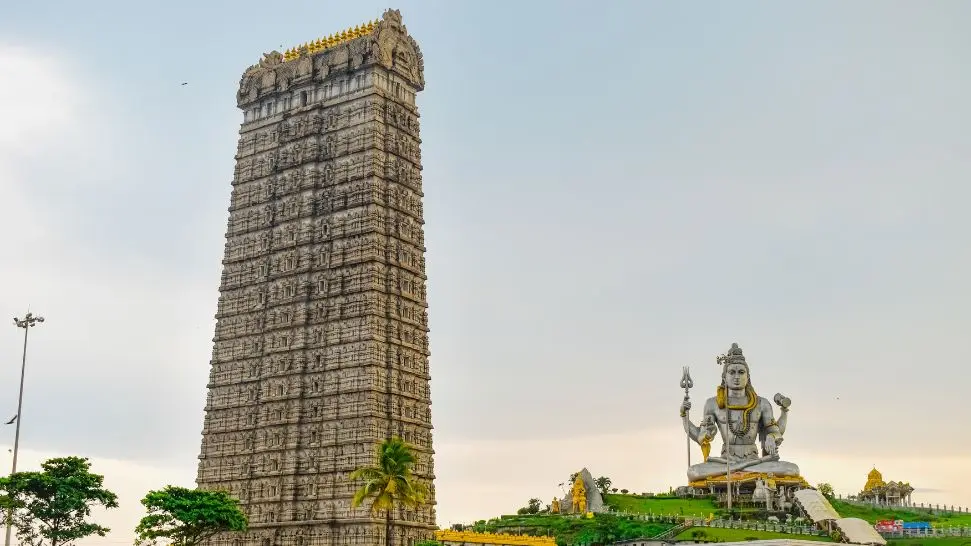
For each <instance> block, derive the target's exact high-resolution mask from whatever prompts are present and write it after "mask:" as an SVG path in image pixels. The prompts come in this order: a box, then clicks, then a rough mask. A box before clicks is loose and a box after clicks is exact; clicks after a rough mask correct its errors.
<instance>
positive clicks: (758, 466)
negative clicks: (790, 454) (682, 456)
mask: <svg viewBox="0 0 971 546" xmlns="http://www.w3.org/2000/svg"><path fill="white" fill-rule="evenodd" d="M718 364H720V365H721V366H722V382H721V385H720V386H719V387H718V389H717V390H716V392H715V396H714V397H712V398H709V399H708V400H707V401H706V402H705V407H704V410H703V411H702V413H703V420H702V426H695V425H694V423H692V422H691V419H690V418H689V417H688V411H689V410H691V402H690V401H688V400H687V399H686V400H685V401H684V402H683V403H682V404H681V421H682V423H683V425H684V431H685V432H686V433H687V434H688V438H690V439H691V440H692V441H694V442H696V443H698V444H699V445H701V446H703V447H708V446H706V445H705V444H709V445H710V441H711V437H712V436H713V434H712V430H711V428H712V422H714V428H715V429H717V431H718V432H719V433H720V434H721V437H722V451H721V457H706V459H705V461H704V462H701V463H698V464H695V465H691V466H690V467H688V481H689V482H694V481H698V480H703V479H706V478H711V477H715V476H724V475H725V474H726V473H727V472H728V469H729V468H730V469H731V471H732V472H735V471H742V470H744V471H746V472H761V473H770V472H771V473H773V474H774V475H775V476H798V475H799V467H798V466H796V465H795V464H793V463H789V462H786V461H781V460H779V445H780V444H782V438H783V435H784V434H785V432H786V421H787V417H788V414H789V405H790V404H791V401H790V400H789V399H788V398H786V397H785V396H782V395H781V394H776V395H775V398H774V400H775V403H776V404H778V405H779V410H780V414H779V420H778V421H776V420H775V418H774V417H773V415H772V404H771V403H770V402H769V401H768V400H766V399H765V398H762V397H761V396H759V395H758V394H756V393H755V389H754V388H753V387H752V381H751V377H750V375H749V367H748V363H746V362H745V356H744V355H742V349H741V348H739V346H738V344H737V343H733V344H732V347H731V349H729V350H728V353H727V354H725V355H722V356H719V357H718ZM709 449H710V447H709ZM706 451H707V450H706Z"/></svg>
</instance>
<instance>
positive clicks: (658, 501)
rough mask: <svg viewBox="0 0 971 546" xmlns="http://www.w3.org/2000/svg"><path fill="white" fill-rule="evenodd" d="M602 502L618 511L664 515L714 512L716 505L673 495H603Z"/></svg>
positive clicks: (716, 511)
mask: <svg viewBox="0 0 971 546" xmlns="http://www.w3.org/2000/svg"><path fill="white" fill-rule="evenodd" d="M604 502H605V503H606V504H607V505H608V506H610V507H611V508H613V509H614V510H617V511H619V512H627V513H631V514H655V515H664V516H699V515H700V516H703V517H707V516H708V514H710V513H712V512H715V513H716V514H717V513H718V507H717V506H715V503H714V502H713V501H711V500H709V499H682V498H678V497H675V496H668V495H663V496H661V495H657V496H653V497H647V496H643V495H610V494H608V495H604Z"/></svg>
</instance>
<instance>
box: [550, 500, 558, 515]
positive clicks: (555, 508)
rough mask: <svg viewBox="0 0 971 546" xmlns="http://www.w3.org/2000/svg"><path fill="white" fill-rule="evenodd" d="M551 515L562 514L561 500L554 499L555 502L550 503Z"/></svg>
mask: <svg viewBox="0 0 971 546" xmlns="http://www.w3.org/2000/svg"><path fill="white" fill-rule="evenodd" d="M550 513H551V514H559V513H560V500H559V499H557V498H556V497H553V502H552V503H550Z"/></svg>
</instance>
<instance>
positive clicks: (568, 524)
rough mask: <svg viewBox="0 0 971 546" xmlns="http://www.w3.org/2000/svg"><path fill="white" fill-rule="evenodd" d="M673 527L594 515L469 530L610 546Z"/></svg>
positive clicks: (511, 520) (507, 519)
mask: <svg viewBox="0 0 971 546" xmlns="http://www.w3.org/2000/svg"><path fill="white" fill-rule="evenodd" d="M672 527H674V525H673V524H670V523H659V522H647V521H640V520H636V519H633V518H627V517H623V516H615V515H611V514H597V515H596V516H595V517H593V518H577V517H568V516H562V515H559V514H533V515H510V516H502V517H501V518H496V519H491V520H488V521H481V522H476V524H475V525H473V526H472V530H474V531H477V532H480V533H482V532H485V533H514V534H525V535H533V536H554V537H556V541H557V543H559V544H591V543H601V544H609V543H612V542H616V541H618V540H627V539H632V538H643V537H653V536H657V535H659V534H661V533H663V532H664V531H667V530H668V529H671V528H672Z"/></svg>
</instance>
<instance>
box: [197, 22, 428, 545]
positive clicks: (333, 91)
mask: <svg viewBox="0 0 971 546" xmlns="http://www.w3.org/2000/svg"><path fill="white" fill-rule="evenodd" d="M423 72H424V66H423V61H422V55H421V51H420V50H419V48H418V44H417V43H416V42H415V40H414V39H412V38H411V37H410V36H409V35H408V33H407V30H406V28H405V26H404V25H403V24H402V21H401V14H400V13H399V12H398V11H395V10H389V11H387V12H385V13H384V15H383V17H382V18H381V19H380V20H377V21H373V22H371V23H367V24H364V25H359V26H356V27H354V28H352V29H348V30H345V31H343V32H340V33H338V34H334V35H331V36H328V37H326V38H321V39H319V40H315V41H313V42H309V43H307V44H304V45H302V46H300V47H296V48H293V49H290V50H287V51H286V52H284V53H279V52H276V51H274V52H272V53H268V54H265V55H264V56H263V59H262V60H261V61H260V62H259V63H258V64H257V65H254V66H252V67H250V68H249V69H247V70H246V72H245V73H244V74H243V77H242V79H241V81H240V86H239V92H238V94H237V104H238V106H239V108H240V109H241V110H242V111H243V115H244V119H243V123H242V127H241V129H240V138H239V145H238V149H237V153H236V169H235V173H234V176H233V182H232V186H233V191H232V198H231V203H230V207H229V224H228V227H227V230H226V247H225V255H224V259H223V274H222V280H221V283H220V287H219V292H220V296H219V304H218V310H217V314H216V331H215V337H214V339H213V343H214V347H213V353H212V361H211V373H210V378H209V385H208V388H209V395H208V399H207V402H206V408H205V412H206V414H205V422H204V425H203V431H202V436H203V437H202V450H201V454H200V456H199V470H198V477H197V483H198V485H199V487H200V488H204V489H221V490H226V491H229V492H230V493H231V494H233V495H235V496H236V497H238V498H239V499H240V500H241V502H242V504H243V507H244V510H245V512H246V513H247V515H248V516H249V520H250V530H249V531H248V532H247V533H244V534H239V535H227V536H219V537H216V538H214V539H212V540H211V543H212V544H213V545H214V546H350V545H361V544H365V545H372V544H373V545H383V544H385V520H384V515H383V514H372V513H370V512H369V506H368V503H365V505H364V506H361V507H359V508H351V499H352V497H353V495H354V492H355V490H356V489H357V488H358V487H359V485H360V484H356V483H352V482H350V481H349V480H348V475H349V474H350V473H351V472H352V471H353V470H355V469H357V468H358V467H361V466H364V465H370V464H374V463H375V462H376V461H375V446H376V444H377V443H378V442H380V441H381V440H383V439H385V438H388V437H390V436H400V437H401V438H403V439H405V440H406V441H407V442H409V443H411V444H412V445H413V446H415V448H416V450H417V452H418V455H419V458H418V463H417V464H416V466H415V475H416V476H417V477H418V479H420V480H422V481H424V482H425V483H427V484H428V486H429V489H430V491H431V495H430V498H429V499H428V500H429V502H428V503H427V504H426V505H424V506H423V507H421V508H419V509H416V510H411V509H407V510H404V509H403V510H398V511H397V512H396V513H395V514H394V521H395V527H394V535H393V541H394V545H395V546H412V545H413V544H414V543H416V542H418V541H421V540H424V539H430V538H432V536H433V530H434V529H435V500H434V487H433V480H434V477H435V473H434V466H433V460H432V459H433V453H434V451H433V450H432V425H431V402H430V394H429V370H428V358H429V354H430V353H429V348H428V331H429V330H428V314H427V307H428V306H427V304H426V298H425V285H426V276H425V246H424V231H423V224H424V222H423V219H422V196H423V194H422V182H421V153H420V142H421V140H420V139H419V131H418V111H417V108H416V105H415V96H416V94H417V93H418V92H419V91H421V90H422V89H423V88H424V75H423Z"/></svg>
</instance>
